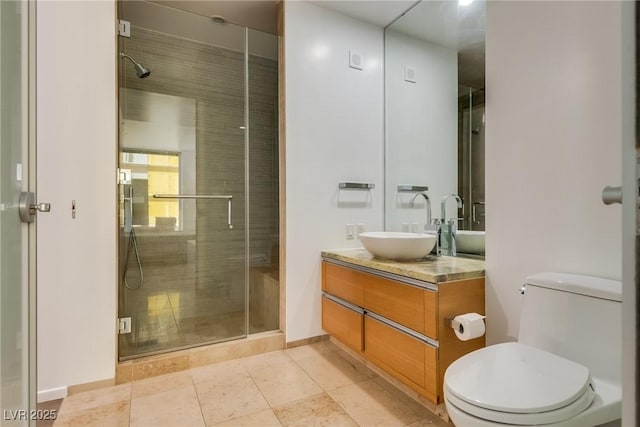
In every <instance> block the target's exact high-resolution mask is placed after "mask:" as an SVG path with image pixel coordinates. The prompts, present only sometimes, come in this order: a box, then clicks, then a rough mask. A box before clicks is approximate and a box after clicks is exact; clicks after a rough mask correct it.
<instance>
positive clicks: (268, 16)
mask: <svg viewBox="0 0 640 427" xmlns="http://www.w3.org/2000/svg"><path fill="white" fill-rule="evenodd" d="M150 1H152V2H153V3H157V4H161V5H164V6H168V7H172V8H174V9H179V10H183V11H185V12H191V13H195V14H197V15H202V16H213V15H221V16H224V17H225V19H226V20H227V21H228V22H231V23H233V24H238V25H242V26H246V27H249V28H253V29H256V30H260V31H264V32H267V33H271V34H276V32H277V27H276V23H277V17H278V0H222V1H201V0H150ZM310 3H313V4H315V5H317V6H321V7H324V8H326V9H331V10H333V11H335V12H338V13H341V14H343V15H347V16H350V17H352V18H355V19H358V20H361V21H365V22H369V23H371V24H374V25H377V26H379V27H385V26H387V25H388V24H389V23H391V22H392V21H393V20H394V19H396V18H397V17H398V16H400V15H402V13H403V12H404V11H405V10H407V9H408V8H410V7H411V6H412V5H413V4H415V3H416V0H313V1H310Z"/></svg>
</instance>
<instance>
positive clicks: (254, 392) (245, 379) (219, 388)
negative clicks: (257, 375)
mask: <svg viewBox="0 0 640 427" xmlns="http://www.w3.org/2000/svg"><path fill="white" fill-rule="evenodd" d="M196 391H197V393H198V400H199V401H200V407H201V409H202V414H203V415H204V419H205V422H206V424H207V425H212V424H217V423H221V422H224V421H227V420H230V419H232V418H238V417H242V416H245V415H249V414H252V413H255V412H259V411H261V410H264V409H269V404H268V403H267V401H266V400H265V398H264V397H263V396H262V393H261V392H260V390H258V387H256V385H255V383H254V382H253V380H252V379H251V377H250V376H249V374H247V373H246V372H245V373H240V374H236V375H234V376H227V377H226V378H222V379H213V380H209V381H203V382H199V383H197V384H196Z"/></svg>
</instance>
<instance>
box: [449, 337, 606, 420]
mask: <svg viewBox="0 0 640 427" xmlns="http://www.w3.org/2000/svg"><path fill="white" fill-rule="evenodd" d="M444 389H445V396H446V399H447V400H448V401H449V403H450V404H452V405H454V406H456V407H457V408H458V409H460V410H461V411H464V412H466V413H468V414H469V415H472V416H475V417H478V418H481V419H485V420H488V421H493V422H499V423H504V424H519V425H535V424H552V423H558V422H562V421H566V420H568V419H570V418H572V417H575V416H576V415H578V414H579V413H581V412H582V411H584V410H585V409H587V408H588V407H589V405H590V404H591V402H592V401H593V399H594V397H595V392H594V389H593V382H592V380H591V375H590V374H589V370H588V369H587V368H586V367H584V366H582V365H580V364H578V363H575V362H572V361H570V360H567V359H565V358H562V357H559V356H556V355H555V354H552V353H549V352H546V351H543V350H540V349H537V348H534V347H529V346H527V345H524V344H520V343H505V344H498V345H493V346H489V347H486V348H483V349H480V350H477V351H474V352H472V353H469V354H467V355H465V356H463V357H461V358H460V359H458V360H456V361H455V362H453V363H452V364H451V365H450V366H449V368H448V369H447V371H446V373H445V379H444Z"/></svg>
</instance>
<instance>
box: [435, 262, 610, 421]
mask: <svg viewBox="0 0 640 427" xmlns="http://www.w3.org/2000/svg"><path fill="white" fill-rule="evenodd" d="M521 292H523V294H524V296H523V305H522V314H521V316H520V330H519V334H518V342H509V343H503V344H497V345H492V346H488V347H485V348H482V349H480V350H476V351H474V352H471V353H469V354H467V355H465V356H463V357H461V358H460V359H458V360H456V361H455V362H453V363H452V364H451V365H450V366H449V367H448V368H447V370H446V372H445V376H444V396H445V404H446V408H447V412H448V413H449V417H450V418H451V421H452V422H453V423H454V424H455V425H456V427H472V426H473V427H476V426H478V427H489V426H493V427H498V426H502V427H504V426H533V425H544V426H563V427H587V426H600V425H606V426H619V425H621V424H620V418H621V406H622V385H621V352H622V304H621V292H622V284H621V283H620V282H619V281H615V280H608V279H602V278H597V277H591V276H580V275H576V274H566V273H538V274H534V275H532V276H529V277H528V278H527V280H526V285H525V286H523V288H522V291H521Z"/></svg>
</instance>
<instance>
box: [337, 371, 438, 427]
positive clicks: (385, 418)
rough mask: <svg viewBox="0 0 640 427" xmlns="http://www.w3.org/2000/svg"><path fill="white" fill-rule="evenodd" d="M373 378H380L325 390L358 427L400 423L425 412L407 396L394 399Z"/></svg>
mask: <svg viewBox="0 0 640 427" xmlns="http://www.w3.org/2000/svg"><path fill="white" fill-rule="evenodd" d="M376 380H381V379H380V378H374V379H371V380H367V381H363V382H360V383H357V384H352V385H347V386H343V387H340V388H337V389H334V390H329V391H328V392H327V393H328V394H329V396H331V397H332V398H333V399H334V400H335V401H336V402H337V403H338V404H339V405H340V406H341V407H342V409H344V411H345V412H346V413H347V414H349V415H350V416H351V418H353V419H354V420H355V421H356V422H357V423H358V424H359V425H362V426H385V427H387V426H388V427H391V426H404V425H407V424H410V423H413V422H415V421H418V420H421V419H423V418H426V417H427V416H428V415H429V411H428V410H427V409H426V408H425V407H423V406H422V405H420V404H418V403H417V402H415V401H413V400H411V399H410V398H409V397H407V396H404V397H405V398H406V399H408V400H406V399H405V398H402V399H398V396H397V395H395V394H392V393H390V392H388V391H387V390H385V388H383V387H382V386H380V385H379V384H378V383H377V382H376ZM381 381H383V380H381ZM412 402H413V403H412Z"/></svg>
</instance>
